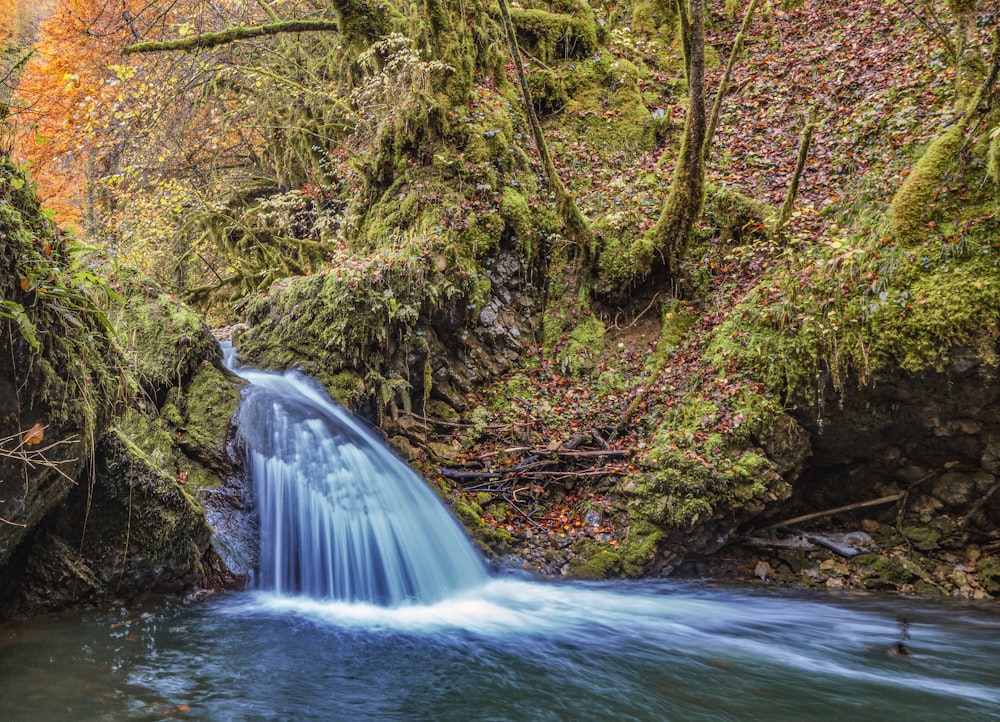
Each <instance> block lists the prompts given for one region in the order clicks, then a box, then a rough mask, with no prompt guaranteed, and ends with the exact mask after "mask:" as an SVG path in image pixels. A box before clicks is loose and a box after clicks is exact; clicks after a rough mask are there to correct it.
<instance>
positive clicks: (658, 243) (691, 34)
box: [652, 0, 706, 280]
mask: <svg viewBox="0 0 1000 722" xmlns="http://www.w3.org/2000/svg"><path fill="white" fill-rule="evenodd" d="M677 9H678V14H679V15H680V20H679V22H680V25H681V33H682V35H683V38H684V41H683V46H684V51H685V58H684V60H685V65H686V68H687V77H688V107H687V117H686V119H685V121H684V137H683V139H682V140H681V148H680V152H679V153H678V156H677V164H676V165H675V166H674V172H673V175H672V176H671V180H670V192H669V194H668V195H667V200H666V202H665V203H664V206H663V212H662V213H661V215H660V219H659V221H657V223H656V226H655V227H654V228H653V230H652V240H653V246H654V247H655V248H656V249H659V250H660V251H662V252H663V254H664V256H665V259H666V264H667V271H668V274H669V276H670V278H671V279H674V280H676V279H677V278H678V275H679V266H680V262H681V259H682V258H683V256H684V252H685V250H686V249H687V244H688V238H689V237H690V235H691V230H692V229H693V228H694V224H695V222H696V221H697V220H698V216H699V215H700V213H701V205H702V199H703V196H704V186H705V166H704V156H703V154H702V147H703V145H704V141H705V133H706V118H705V4H704V0H690V7H688V2H687V0H677Z"/></svg>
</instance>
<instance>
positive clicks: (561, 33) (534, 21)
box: [510, 6, 597, 62]
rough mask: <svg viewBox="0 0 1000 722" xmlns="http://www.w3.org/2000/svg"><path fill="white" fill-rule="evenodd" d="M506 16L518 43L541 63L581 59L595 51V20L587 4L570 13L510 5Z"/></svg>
mask: <svg viewBox="0 0 1000 722" xmlns="http://www.w3.org/2000/svg"><path fill="white" fill-rule="evenodd" d="M510 19H511V23H512V24H513V25H514V29H515V30H516V32H517V35H518V44H519V45H521V46H522V47H523V48H524V49H525V50H527V51H529V52H530V53H531V54H532V55H535V56H536V57H538V58H539V59H541V60H542V61H544V62H548V61H550V60H554V59H558V58H585V57H587V56H589V55H592V54H593V53H594V52H595V51H596V50H597V23H596V22H595V20H594V15H593V13H592V12H591V11H590V8H589V6H584V7H583V8H582V9H581V11H579V12H576V13H573V14H566V13H550V12H548V11H546V10H538V9H527V10H525V9H521V8H516V7H511V8H510Z"/></svg>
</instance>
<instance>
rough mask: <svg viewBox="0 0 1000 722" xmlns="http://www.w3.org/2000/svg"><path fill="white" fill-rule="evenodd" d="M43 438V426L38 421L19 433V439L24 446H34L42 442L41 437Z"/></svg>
mask: <svg viewBox="0 0 1000 722" xmlns="http://www.w3.org/2000/svg"><path fill="white" fill-rule="evenodd" d="M44 438H45V427H44V426H42V425H41V424H39V423H36V424H35V425H34V426H32V427H31V428H30V429H28V430H27V431H25V432H24V433H23V434H22V435H21V441H22V442H23V443H24V445H25V446H34V445H35V444H40V443H42V439H44Z"/></svg>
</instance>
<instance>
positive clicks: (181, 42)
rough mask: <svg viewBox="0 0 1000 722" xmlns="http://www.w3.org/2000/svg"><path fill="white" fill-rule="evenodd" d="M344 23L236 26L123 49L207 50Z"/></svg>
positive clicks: (126, 52) (129, 52) (128, 52)
mask: <svg viewBox="0 0 1000 722" xmlns="http://www.w3.org/2000/svg"><path fill="white" fill-rule="evenodd" d="M339 29H340V23H338V22H336V21H334V20H287V21H284V22H280V23H270V24H269V25H255V26H252V27H232V28H226V29H225V30H220V31H219V32H215V33H201V34H199V35H189V36H188V37H185V38H177V39H176V40H165V41H162V42H157V41H148V42H145V43H135V44H134V45H128V46H126V47H124V48H122V55H132V54H133V53H158V52H163V51H166V50H205V49H207V48H214V47H216V46H218V45H228V44H229V43H233V42H236V41H237V40H249V39H250V38H259V37H263V36H267V35H279V34H281V33H305V32H317V31H327V30H333V31H336V30H339Z"/></svg>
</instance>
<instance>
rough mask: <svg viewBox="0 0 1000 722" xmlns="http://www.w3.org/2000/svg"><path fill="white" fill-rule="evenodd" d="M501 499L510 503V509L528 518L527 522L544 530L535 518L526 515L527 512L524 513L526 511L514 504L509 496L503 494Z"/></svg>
mask: <svg viewBox="0 0 1000 722" xmlns="http://www.w3.org/2000/svg"><path fill="white" fill-rule="evenodd" d="M503 500H504V501H505V502H507V503H508V504H510V506H511V508H512V509H513V510H514V511H516V512H517V513H518V514H520V515H521V516H523V517H524V518H525V519H527V520H528V522H529V523H530V524H532V525H533V526H534V527H535V528H536V529H541V530H543V531H545V527H543V526H542V525H541V524H539V523H538V522H537V521H535V520H534V519H532V518H531V517H530V516H528V514H527V513H526V512H525V511H524V510H523V509H522V508H521V507H519V506H518V505H517V504H515V503H514V502H513V500H512V499H511V498H510V497H509V496H507V495H506V494H504V496H503Z"/></svg>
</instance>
